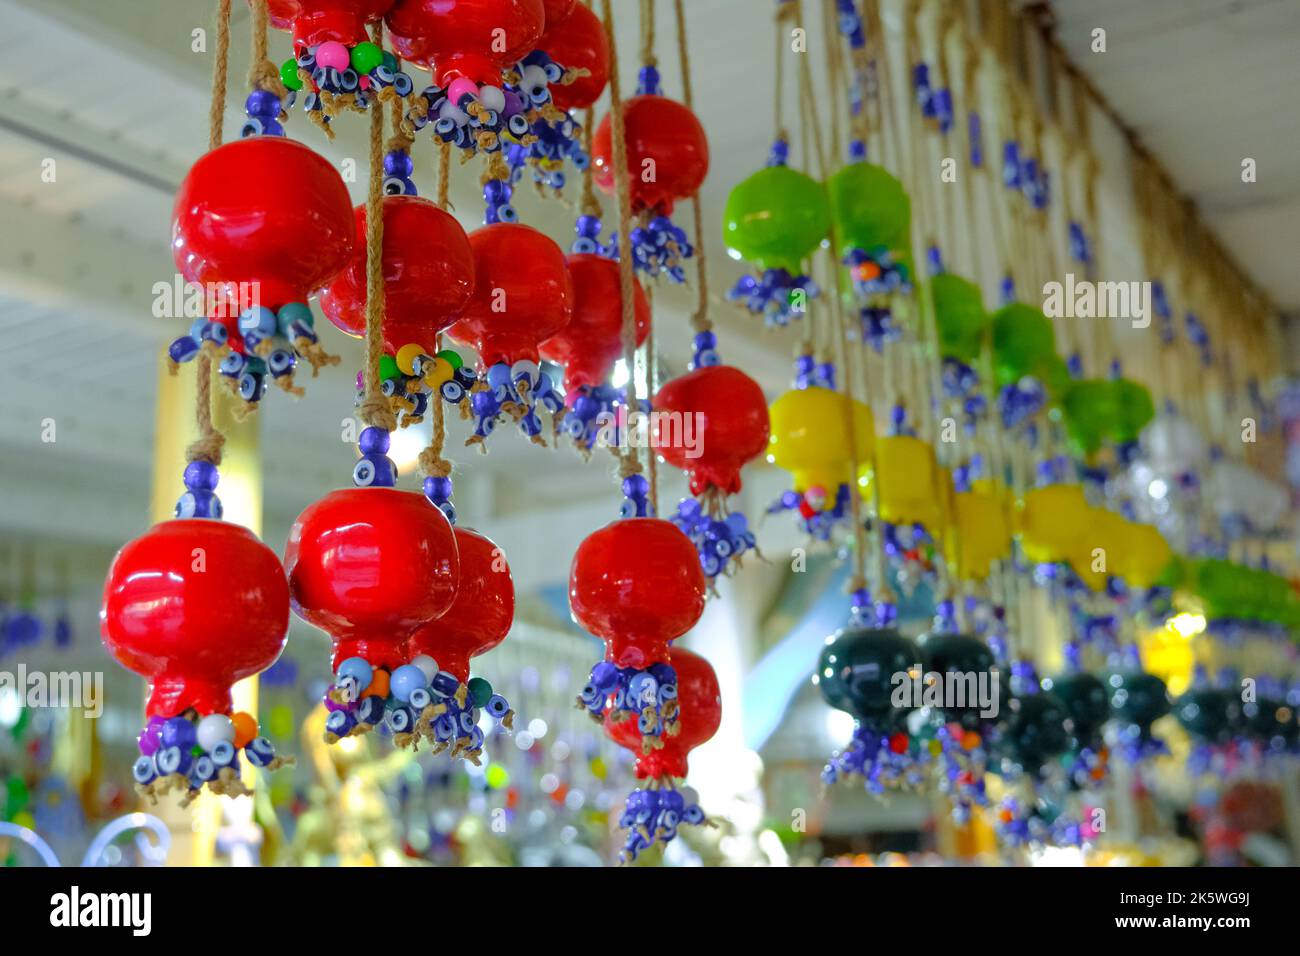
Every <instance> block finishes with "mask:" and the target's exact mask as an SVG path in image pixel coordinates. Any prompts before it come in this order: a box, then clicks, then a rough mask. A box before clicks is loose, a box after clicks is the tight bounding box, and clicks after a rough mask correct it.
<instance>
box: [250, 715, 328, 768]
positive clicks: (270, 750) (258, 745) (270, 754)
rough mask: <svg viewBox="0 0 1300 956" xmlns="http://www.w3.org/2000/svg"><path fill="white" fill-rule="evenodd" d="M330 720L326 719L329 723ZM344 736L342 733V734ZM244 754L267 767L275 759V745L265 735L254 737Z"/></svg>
mask: <svg viewBox="0 0 1300 956" xmlns="http://www.w3.org/2000/svg"><path fill="white" fill-rule="evenodd" d="M333 713H334V714H343V713H346V711H342V710H336V711H333ZM328 723H329V721H328V720H327V721H326V724H327V725H328ZM340 736H342V735H340ZM244 756H245V757H247V758H248V759H249V761H250V762H252V764H253V766H255V767H265V766H267V764H269V763H270V762H271V761H272V760H274V759H275V745H274V744H272V743H271V741H269V740H267V739H266V738H265V737H254V738H253V739H252V740H250V741H249V742H248V746H247V747H245V748H244Z"/></svg>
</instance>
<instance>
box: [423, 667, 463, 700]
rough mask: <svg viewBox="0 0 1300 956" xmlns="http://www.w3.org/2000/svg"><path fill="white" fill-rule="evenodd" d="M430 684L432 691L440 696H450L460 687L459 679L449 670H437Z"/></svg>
mask: <svg viewBox="0 0 1300 956" xmlns="http://www.w3.org/2000/svg"><path fill="white" fill-rule="evenodd" d="M430 684H431V685H432V686H433V691H434V693H435V694H437V695H439V696H440V697H450V696H452V695H453V694H455V693H456V691H457V690H459V689H460V681H459V680H457V679H456V675H455V674H453V673H451V671H438V673H437V674H436V675H435V676H434V678H433V680H432V681H430Z"/></svg>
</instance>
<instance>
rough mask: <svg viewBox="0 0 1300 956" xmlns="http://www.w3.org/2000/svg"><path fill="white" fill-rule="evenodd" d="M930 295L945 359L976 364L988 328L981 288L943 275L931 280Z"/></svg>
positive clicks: (955, 277) (966, 281)
mask: <svg viewBox="0 0 1300 956" xmlns="http://www.w3.org/2000/svg"><path fill="white" fill-rule="evenodd" d="M930 295H931V296H932V297H933V300H934V318H935V324H936V325H937V327H938V331H939V348H940V350H941V352H942V354H943V357H944V358H950V359H956V360H957V361H959V362H973V361H974V360H975V359H976V358H977V357H978V356H979V353H980V346H981V345H982V344H983V340H984V332H985V330H986V329H987V328H988V325H989V316H988V313H987V312H985V311H984V301H983V297H982V296H981V295H980V290H979V286H977V285H976V284H975V283H973V282H971V281H969V280H968V279H963V278H962V277H961V276H957V275H953V274H952V273H951V272H941V273H940V274H939V275H937V276H935V277H934V278H932V279H931V280H930Z"/></svg>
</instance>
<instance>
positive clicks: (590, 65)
mask: <svg viewBox="0 0 1300 956" xmlns="http://www.w3.org/2000/svg"><path fill="white" fill-rule="evenodd" d="M560 5H561V6H563V4H562V3H561V4H560ZM550 6H551V4H550V3H548V9H547V12H546V32H545V33H543V34H542V38H541V39H540V40H538V41H537V49H539V50H542V51H544V52H545V53H546V54H547V56H549V57H550V58H551V59H552V60H554V61H555V62H556V63H558V64H559V65H560V66H561V67H563V68H564V70H565V72H566V74H567V75H566V76H565V78H564V79H563V80H561V81H560V82H558V83H553V84H551V85H550V86H549V90H550V93H551V102H552V103H554V104H555V106H556V107H557V108H558V109H561V110H566V111H567V110H575V109H584V108H586V107H588V106H591V105H593V104H594V103H595V102H596V100H598V99H599V98H600V94H601V93H603V92H604V91H605V84H606V83H608V82H609V38H608V36H606V34H605V25H604V24H603V23H601V22H600V18H599V17H598V16H596V14H594V13H593V12H592V11H591V8H590V7H588V6H586V5H585V4H581V3H576V4H569V11H568V12H567V13H560V14H557V15H555V16H552V13H551V10H550V9H549V7H550Z"/></svg>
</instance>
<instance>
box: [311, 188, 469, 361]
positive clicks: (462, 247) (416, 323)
mask: <svg viewBox="0 0 1300 956" xmlns="http://www.w3.org/2000/svg"><path fill="white" fill-rule="evenodd" d="M355 217H356V246H355V251H354V252H353V254H352V259H351V261H350V262H349V264H348V266H347V268H345V269H344V270H343V271H342V272H340V273H339V274H338V276H337V277H336V278H335V279H334V281H333V282H331V283H330V284H329V285H328V286H326V287H325V289H324V290H322V292H321V297H320V305H321V311H322V312H324V313H325V317H326V318H328V319H329V320H330V321H331V322H333V323H334V324H335V325H336V326H338V327H339V328H340V329H342V330H343V331H344V332H347V333H348V334H349V335H357V336H360V335H364V334H365V331H366V262H367V260H368V259H369V256H368V255H367V254H366V207H365V205H364V204H363V205H360V206H357V208H356V210H355ZM473 290H474V253H473V252H472V251H471V249H470V245H469V237H468V236H466V235H465V230H464V229H462V228H461V227H460V223H458V222H457V221H456V219H455V217H453V216H451V215H450V214H449V213H446V212H443V211H442V210H441V209H439V208H438V206H437V204H436V203H433V202H430V201H429V200H427V199H422V198H420V197H419V196H386V197H385V198H384V342H385V343H386V344H387V345H388V348H389V349H390V350H391V351H393V352H396V351H397V350H398V349H400V348H401V347H402V346H403V345H407V344H409V343H412V342H414V343H417V344H419V345H422V346H424V348H425V350H426V351H427V352H428V353H429V354H431V355H432V354H433V352H434V346H435V344H436V342H437V335H438V333H439V332H441V331H442V330H443V329H445V328H447V327H448V326H450V325H451V324H452V323H453V322H454V321H456V317H457V316H458V315H459V314H460V310H461V309H463V308H464V307H465V303H466V302H468V301H469V297H470V293H471V292H473Z"/></svg>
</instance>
